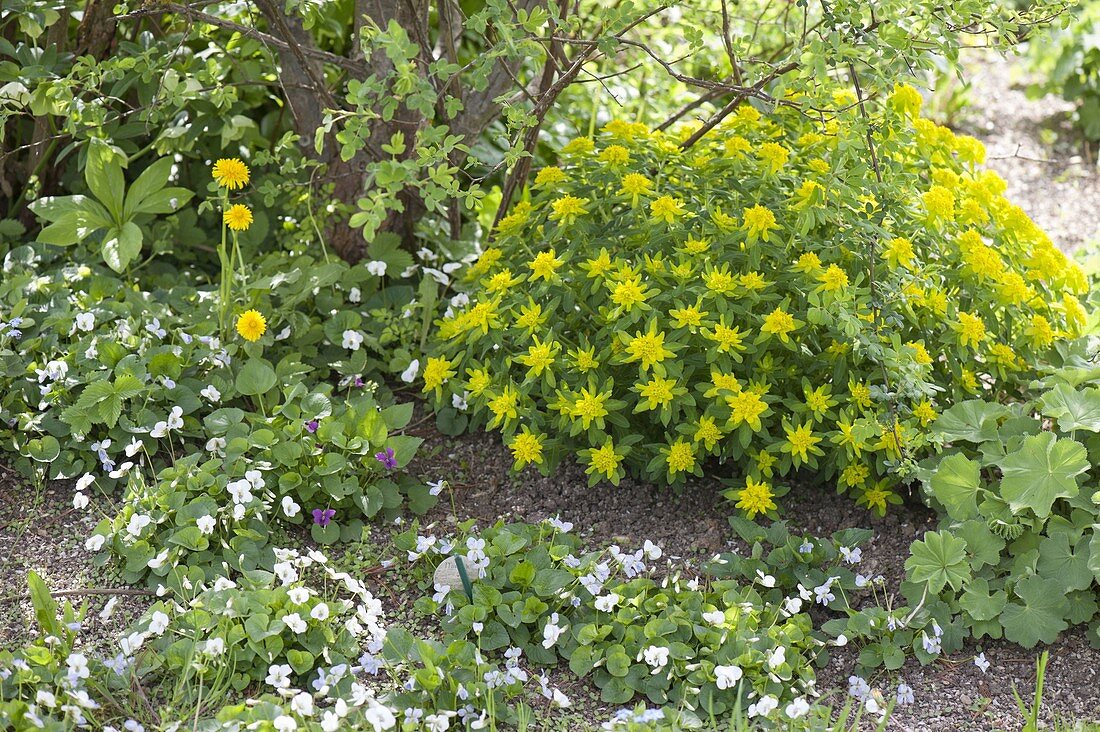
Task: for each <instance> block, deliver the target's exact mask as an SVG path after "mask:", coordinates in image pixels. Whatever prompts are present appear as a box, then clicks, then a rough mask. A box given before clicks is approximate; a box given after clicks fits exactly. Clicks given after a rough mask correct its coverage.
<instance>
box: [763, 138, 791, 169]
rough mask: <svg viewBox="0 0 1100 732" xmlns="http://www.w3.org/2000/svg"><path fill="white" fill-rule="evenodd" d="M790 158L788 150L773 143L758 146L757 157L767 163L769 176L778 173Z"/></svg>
mask: <svg viewBox="0 0 1100 732" xmlns="http://www.w3.org/2000/svg"><path fill="white" fill-rule="evenodd" d="M790 156H791V152H790V150H788V149H787V148H785V147H783V146H782V145H777V144H776V143H774V142H765V143H764V144H763V145H761V146H760V152H759V157H760V159H761V160H763V161H764V162H765V163H767V171H768V173H770V174H775V173H778V172H779V171H780V169H782V167H783V166H784V165H786V164H787V160H788V159H789V158H790Z"/></svg>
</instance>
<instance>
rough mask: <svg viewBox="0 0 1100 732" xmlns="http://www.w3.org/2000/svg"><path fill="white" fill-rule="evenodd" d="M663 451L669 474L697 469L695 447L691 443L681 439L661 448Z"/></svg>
mask: <svg viewBox="0 0 1100 732" xmlns="http://www.w3.org/2000/svg"><path fill="white" fill-rule="evenodd" d="M661 451H662V452H663V453H665V464H666V465H668V474H669V476H673V475H676V474H677V473H685V472H691V471H693V470H695V448H694V447H692V445H691V443H688V442H684V440H683V439H679V440H677V441H676V442H675V443H673V444H672V445H669V446H668V447H663V448H661Z"/></svg>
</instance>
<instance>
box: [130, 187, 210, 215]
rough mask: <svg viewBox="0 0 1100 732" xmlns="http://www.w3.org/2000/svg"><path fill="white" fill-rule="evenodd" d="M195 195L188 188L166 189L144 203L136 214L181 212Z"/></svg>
mask: <svg viewBox="0 0 1100 732" xmlns="http://www.w3.org/2000/svg"><path fill="white" fill-rule="evenodd" d="M194 195H195V194H194V193H192V192H191V191H189V190H187V189H186V188H176V187H172V188H165V189H163V190H159V191H157V192H156V193H153V194H151V195H150V196H149V197H148V198H146V199H145V200H144V201H142V202H141V203H140V204H139V205H138V206H137V208H135V209H134V214H169V213H173V212H175V211H179V210H180V209H181V208H182V207H183V206H184V205H186V204H187V202H188V201H190V200H191V198H192V196H194Z"/></svg>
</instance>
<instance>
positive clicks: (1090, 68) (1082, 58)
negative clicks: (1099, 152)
mask: <svg viewBox="0 0 1100 732" xmlns="http://www.w3.org/2000/svg"><path fill="white" fill-rule="evenodd" d="M1030 51H1031V59H1032V64H1033V66H1034V68H1035V70H1036V71H1037V72H1038V73H1039V74H1041V75H1042V80H1041V81H1039V82H1037V83H1035V84H1032V85H1031V86H1030V87H1029V88H1028V91H1029V93H1030V94H1032V95H1033V96H1041V95H1043V94H1049V93H1054V94H1060V95H1061V96H1062V98H1063V99H1065V100H1067V101H1070V102H1073V103H1074V105H1075V107H1076V122H1077V126H1078V127H1079V128H1080V130H1081V132H1082V133H1083V134H1084V135H1085V137H1086V138H1088V139H1090V140H1100V5H1097V4H1096V3H1095V2H1082V3H1080V4H1079V5H1078V7H1077V8H1076V9H1075V10H1074V13H1073V15H1072V16H1071V17H1067V18H1066V20H1065V22H1064V23H1062V26H1061V27H1060V28H1058V29H1056V30H1051V31H1050V32H1049V33H1044V34H1043V36H1042V37H1041V38H1039V39H1037V40H1036V42H1034V43H1032V44H1030Z"/></svg>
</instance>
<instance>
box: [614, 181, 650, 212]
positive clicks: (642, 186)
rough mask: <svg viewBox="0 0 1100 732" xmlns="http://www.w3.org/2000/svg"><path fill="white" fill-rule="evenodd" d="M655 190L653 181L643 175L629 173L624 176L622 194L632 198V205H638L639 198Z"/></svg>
mask: <svg viewBox="0 0 1100 732" xmlns="http://www.w3.org/2000/svg"><path fill="white" fill-rule="evenodd" d="M652 189H653V181H651V180H650V179H649V178H646V177H645V176H644V175H642V174H641V173H629V174H627V175H625V176H623V188H622V191H621V192H622V193H623V194H624V195H627V196H630V201H631V203H630V205H631V206H637V205H638V197H639V196H645V195H648V194H649V193H650V192H651V191H652Z"/></svg>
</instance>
